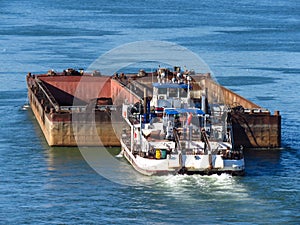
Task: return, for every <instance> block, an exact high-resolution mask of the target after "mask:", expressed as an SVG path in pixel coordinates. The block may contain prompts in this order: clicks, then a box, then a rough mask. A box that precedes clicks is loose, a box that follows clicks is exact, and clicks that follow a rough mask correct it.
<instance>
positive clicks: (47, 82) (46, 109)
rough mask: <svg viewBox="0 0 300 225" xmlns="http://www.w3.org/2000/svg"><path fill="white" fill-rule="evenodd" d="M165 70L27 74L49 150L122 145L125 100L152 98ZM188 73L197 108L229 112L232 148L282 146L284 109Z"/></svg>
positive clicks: (168, 71) (172, 73)
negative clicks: (272, 108) (269, 107)
mask: <svg viewBox="0 0 300 225" xmlns="http://www.w3.org/2000/svg"><path fill="white" fill-rule="evenodd" d="M161 69H162V68H159V69H158V70H156V71H155V72H151V73H148V72H146V71H137V73H135V74H120V75H118V74H114V75H106V76H105V75H101V74H100V73H99V72H97V71H95V72H93V73H85V72H84V71H83V70H80V71H77V70H74V69H67V70H65V71H63V72H61V73H57V72H54V71H49V72H48V73H46V74H31V73H28V75H27V76H26V81H27V86H28V100H29V103H30V106H31V109H32V112H33V113H34V115H35V118H36V120H37V122H38V124H39V126H40V127H41V130H42V132H43V134H44V136H45V139H46V140H47V143H48V144H49V146H79V145H80V146H99V145H102V146H121V143H120V137H121V135H122V134H121V131H120V126H121V125H122V124H123V122H122V121H120V120H118V119H117V120H114V117H116V115H118V114H120V116H121V111H120V106H121V105H122V104H123V103H124V101H126V102H127V103H130V104H135V103H140V102H142V98H143V96H144V92H146V95H147V96H152V84H153V80H154V79H157V77H158V74H159V73H160V72H161ZM163 70H164V74H165V75H166V76H168V77H169V78H170V79H169V80H172V78H173V77H175V76H176V74H177V73H178V67H174V70H173V69H163ZM188 73H189V76H188V77H189V78H190V79H191V80H190V82H191V84H192V85H193V90H191V92H190V95H191V96H190V97H191V99H192V101H193V102H194V104H195V106H196V107H198V108H200V109H201V107H204V105H205V104H206V105H212V106H213V105H215V104H223V105H225V106H226V107H227V108H228V118H230V120H231V126H232V131H233V136H232V140H233V148H240V146H243V147H245V148H278V147H280V145H281V115H280V113H279V111H275V112H274V114H271V112H270V111H268V110H266V109H264V108H262V107H260V106H258V105H256V104H255V103H253V102H251V101H249V100H247V99H245V98H244V97H242V96H240V95H238V94H236V93H234V92H233V91H231V90H229V89H227V88H225V87H223V86H221V85H219V84H218V83H216V82H215V81H214V80H213V79H212V78H211V76H210V74H193V73H191V72H190V71H189V72H188ZM168 82H169V81H168ZM170 82H171V81H170ZM204 98H205V101H203V99H204ZM201 102H205V104H204V105H203V104H202V103H201ZM201 104H202V105H201ZM159 108H160V107H158V108H157V109H158V110H162V109H159ZM206 110H211V108H206ZM207 113H208V111H207ZM119 123H120V125H119Z"/></svg>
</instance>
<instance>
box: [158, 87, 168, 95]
mask: <svg viewBox="0 0 300 225" xmlns="http://www.w3.org/2000/svg"><path fill="white" fill-rule="evenodd" d="M158 94H161V95H165V94H167V88H158Z"/></svg>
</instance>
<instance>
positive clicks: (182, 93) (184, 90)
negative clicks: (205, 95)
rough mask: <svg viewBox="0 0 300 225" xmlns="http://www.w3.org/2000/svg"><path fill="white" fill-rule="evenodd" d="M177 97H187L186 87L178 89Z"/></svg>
mask: <svg viewBox="0 0 300 225" xmlns="http://www.w3.org/2000/svg"><path fill="white" fill-rule="evenodd" d="M179 97H180V98H187V90H186V89H180V91H179Z"/></svg>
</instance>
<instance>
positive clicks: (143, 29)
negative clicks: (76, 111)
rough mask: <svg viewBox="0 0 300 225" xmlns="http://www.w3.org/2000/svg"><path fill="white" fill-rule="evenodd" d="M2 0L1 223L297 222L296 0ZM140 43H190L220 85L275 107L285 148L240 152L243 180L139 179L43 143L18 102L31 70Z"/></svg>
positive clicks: (299, 72)
mask: <svg viewBox="0 0 300 225" xmlns="http://www.w3.org/2000/svg"><path fill="white" fill-rule="evenodd" d="M0 7H1V11H0V61H1V66H0V78H1V82H0V115H1V116H0V124H1V127H0V152H1V157H0V168H1V170H0V223H1V224H299V223H300V216H299V209H300V193H299V192H300V173H299V171H300V129H299V127H300V119H299V109H300V101H299V98H298V93H299V87H300V57H299V56H300V53H299V52H300V30H299V27H300V14H299V12H300V4H299V2H298V1H292V0H284V1H283V0H273V1H269V0H261V1H257V0H244V1H232V2H230V3H229V2H228V1H224V0H217V1H207V0H204V1H179V0H177V1H155V0H150V1H141V0H136V1H128V0H122V1H102V0H99V1H98V0H88V1H83V2H80V1H72V0H59V1H58V0H52V1H37V0H30V1H29V0H9V1H8V0H1V1H0ZM143 40H160V41H169V42H174V43H176V44H178V45H182V46H184V47H186V48H188V49H190V50H191V51H193V52H195V53H196V54H198V55H199V56H200V57H202V59H203V60H205V62H206V63H207V64H208V65H209V66H210V68H211V69H212V71H213V72H214V75H215V76H216V78H217V79H218V81H219V82H220V83H221V84H223V85H225V86H226V87H228V88H230V89H232V90H234V91H236V92H237V93H239V94H241V95H242V96H244V97H246V98H248V99H250V100H252V101H253V102H255V103H256V104H258V105H260V106H262V107H265V108H267V109H269V110H270V111H271V112H274V111H275V110H279V111H280V113H281V115H282V148H281V149H277V150H263V151H253V150H252V151H247V152H246V168H247V169H246V176H244V177H230V176H227V175H222V176H219V177H218V176H211V177H206V176H203V177H201V176H190V177H188V176H177V177H168V178H167V179H165V180H160V181H159V182H156V183H155V184H153V185H151V186H147V187H145V186H126V185H121V184H118V183H115V182H113V181H111V180H110V179H106V178H104V177H102V176H100V175H99V174H98V173H96V172H95V171H94V170H93V169H92V168H91V167H90V166H89V165H88V164H87V162H86V161H85V160H84V159H83V157H82V155H81V153H80V151H79V150H78V149H76V148H50V147H48V146H47V144H46V142H45V140H44V138H43V135H42V133H41V131H40V129H39V127H38V125H37V123H36V121H35V119H34V116H33V114H32V113H31V111H30V110H22V109H21V106H22V105H23V104H24V103H25V102H26V101H27V96H26V83H25V75H26V74H27V72H32V73H44V72H46V71H48V70H49V69H52V68H53V69H55V70H57V71H60V70H63V69H66V68H70V67H73V68H80V67H83V68H87V67H88V66H89V65H90V64H91V63H92V62H93V61H94V60H95V59H97V58H98V57H99V56H100V55H102V54H104V53H105V52H107V51H109V50H111V49H112V48H115V47H118V46H120V45H122V44H125V43H128V42H133V41H143ZM112 150H113V151H115V149H112ZM107 170H110V168H109V167H108V168H107ZM141 179H142V178H141Z"/></svg>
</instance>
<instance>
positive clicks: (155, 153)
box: [120, 69, 245, 176]
mask: <svg viewBox="0 0 300 225" xmlns="http://www.w3.org/2000/svg"><path fill="white" fill-rule="evenodd" d="M174 77H175V76H174ZM190 80H191V78H190V77H189V76H186V77H184V79H183V80H181V79H180V74H178V77H176V78H175V79H168V78H165V76H164V70H162V69H160V70H159V71H158V82H157V83H153V84H152V86H153V95H152V96H151V97H147V96H146V91H145V93H144V98H143V104H138V103H137V104H127V103H123V105H122V118H123V119H124V120H125V126H124V127H123V131H122V135H121V139H120V142H121V147H122V154H123V156H124V157H125V158H126V159H127V160H128V162H129V163H130V164H131V165H132V166H133V167H134V169H136V170H137V171H138V172H140V173H142V174H144V175H149V176H151V175H167V174H188V175H191V174H201V175H211V174H221V173H229V174H232V175H243V174H244V171H245V163H244V157H243V152H242V149H238V150H235V149H233V143H232V129H231V126H230V120H229V119H228V118H225V117H226V115H227V114H226V110H227V108H226V107H225V106H224V105H211V106H210V108H212V109H211V110H207V106H206V105H207V104H206V102H207V101H206V99H205V97H203V98H202V102H201V107H195V106H196V105H194V104H193V103H192V100H191V98H190V90H191V89H192V86H191V83H190ZM200 108H201V109H200ZM213 108H217V109H218V110H213ZM207 111H210V112H207ZM224 115H225V116H224ZM224 118H225V119H224Z"/></svg>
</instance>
